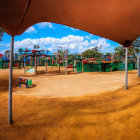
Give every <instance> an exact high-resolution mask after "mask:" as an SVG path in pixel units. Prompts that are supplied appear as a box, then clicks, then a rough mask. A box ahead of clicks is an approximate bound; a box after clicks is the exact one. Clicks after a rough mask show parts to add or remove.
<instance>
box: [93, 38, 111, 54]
mask: <svg viewBox="0 0 140 140" xmlns="http://www.w3.org/2000/svg"><path fill="white" fill-rule="evenodd" d="M91 44H92V45H93V46H95V47H99V48H100V47H101V52H103V53H105V52H110V51H112V48H111V44H110V43H107V39H105V38H99V39H97V40H96V39H92V40H91Z"/></svg>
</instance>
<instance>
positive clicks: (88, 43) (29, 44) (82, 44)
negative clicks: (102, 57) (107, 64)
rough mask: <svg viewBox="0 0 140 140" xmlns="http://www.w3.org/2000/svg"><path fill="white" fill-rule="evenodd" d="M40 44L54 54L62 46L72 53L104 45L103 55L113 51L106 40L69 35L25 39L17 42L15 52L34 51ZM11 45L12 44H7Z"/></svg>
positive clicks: (41, 47)
mask: <svg viewBox="0 0 140 140" xmlns="http://www.w3.org/2000/svg"><path fill="white" fill-rule="evenodd" d="M36 44H38V45H39V46H40V49H48V50H50V51H52V52H54V51H57V49H58V46H61V47H62V49H68V50H69V52H70V53H76V52H78V53H81V52H83V51H85V50H87V49H92V48H94V47H97V46H98V47H100V45H102V53H104V52H106V50H107V51H108V52H110V51H112V48H111V45H110V43H108V42H107V40H106V39H101V38H99V39H92V40H87V38H86V37H83V36H74V35H68V36H66V37H62V38H52V37H46V38H39V39H31V38H27V39H23V40H21V41H15V47H14V48H15V52H16V51H17V50H18V49H19V48H23V49H25V48H28V49H33V46H34V45H36ZM7 45H10V44H7Z"/></svg>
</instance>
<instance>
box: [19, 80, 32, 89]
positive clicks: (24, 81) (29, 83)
mask: <svg viewBox="0 0 140 140" xmlns="http://www.w3.org/2000/svg"><path fill="white" fill-rule="evenodd" d="M18 83H19V87H20V88H21V84H24V85H25V86H26V88H29V87H30V86H31V85H32V80H31V79H23V78H19V79H18Z"/></svg>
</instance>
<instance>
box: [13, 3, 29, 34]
mask: <svg viewBox="0 0 140 140" xmlns="http://www.w3.org/2000/svg"><path fill="white" fill-rule="evenodd" d="M30 4H31V0H28V4H27V8H26V10H25V13H24V15H23V18H22V20H21V23H20V25H19V27H18V28H17V30H16V32H15V33H14V36H15V35H16V33H17V32H18V31H19V29H20V28H21V26H22V24H23V22H24V19H25V16H26V14H27V11H28V9H29V6H30Z"/></svg>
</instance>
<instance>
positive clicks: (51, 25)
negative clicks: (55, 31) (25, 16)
mask: <svg viewBox="0 0 140 140" xmlns="http://www.w3.org/2000/svg"><path fill="white" fill-rule="evenodd" d="M37 25H38V27H39V28H46V27H48V28H53V24H52V23H50V22H42V23H38V24H37Z"/></svg>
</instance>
